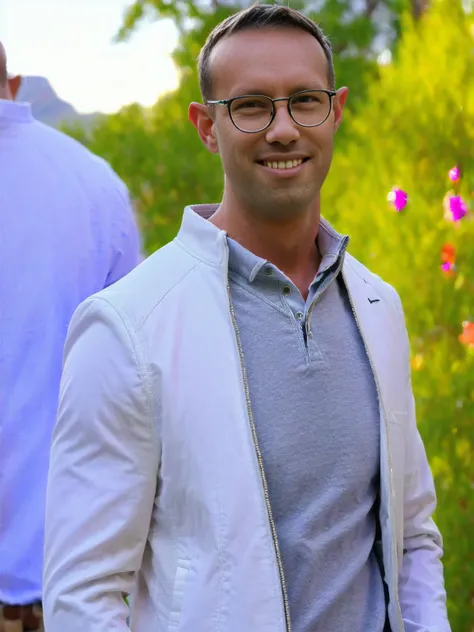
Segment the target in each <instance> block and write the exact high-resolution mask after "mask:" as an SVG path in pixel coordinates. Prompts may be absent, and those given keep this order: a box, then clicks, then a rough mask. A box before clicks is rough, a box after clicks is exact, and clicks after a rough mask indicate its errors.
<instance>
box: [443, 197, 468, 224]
mask: <svg viewBox="0 0 474 632" xmlns="http://www.w3.org/2000/svg"><path fill="white" fill-rule="evenodd" d="M446 210H447V211H448V212H447V219H450V220H451V221H452V222H459V221H460V220H461V219H462V218H463V217H464V216H465V215H466V214H467V206H466V203H465V202H464V200H463V199H462V197H461V196H460V195H450V196H449V197H448V204H447V209H446Z"/></svg>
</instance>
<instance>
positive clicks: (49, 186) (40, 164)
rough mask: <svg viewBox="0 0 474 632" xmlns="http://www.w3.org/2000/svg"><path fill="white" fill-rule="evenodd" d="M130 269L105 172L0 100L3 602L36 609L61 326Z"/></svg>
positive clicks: (124, 209) (20, 107)
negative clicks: (83, 304) (90, 297)
mask: <svg viewBox="0 0 474 632" xmlns="http://www.w3.org/2000/svg"><path fill="white" fill-rule="evenodd" d="M139 258H140V254H139V239H138V234H137V228H136V225H135V221H134V217H133V212H132V209H131V205H130V202H129V198H128V194H127V190H126V188H125V186H124V184H123V183H122V182H121V180H120V179H119V178H118V177H117V176H116V175H115V173H114V172H113V171H112V169H111V168H110V167H109V166H108V165H107V163H106V162H104V161H103V160H101V159H100V158H97V157H96V156H94V155H92V154H91V153H90V152H89V151H88V150H87V149H85V148H84V147H83V146H82V145H80V144H79V143H77V142H76V141H74V140H72V139H71V138H69V137H68V136H66V135H64V134H62V133H60V132H58V131H56V130H54V129H52V128H50V127H47V126H45V125H43V124H41V123H39V122H38V121H36V120H35V119H34V118H33V117H32V115H31V111H30V107H29V105H27V104H24V103H13V102H10V101H3V100H0V602H4V603H9V604H18V605H22V604H26V603H32V602H34V601H37V600H40V599H41V578H42V563H43V523H44V506H45V493H46V479H47V470H48V461H49V450H50V438H51V433H52V430H53V426H54V424H55V419H56V407H57V399H58V391H59V382H60V376H61V363H62V351H63V344H64V340H65V336H66V331H67V327H68V324H69V321H70V318H71V316H72V314H73V312H74V310H75V308H76V307H77V306H78V305H79V303H80V302H81V301H83V300H84V299H85V298H86V297H88V296H89V295H91V294H93V293H95V292H97V291H99V290H101V289H102V288H104V287H105V286H107V285H110V284H111V283H114V282H115V281H116V280H118V279H119V278H120V277H122V276H124V275H125V274H126V273H127V272H129V271H130V270H131V269H132V268H133V267H134V266H135V265H136V264H137V263H138V261H139ZM97 352H98V353H100V349H98V350H97Z"/></svg>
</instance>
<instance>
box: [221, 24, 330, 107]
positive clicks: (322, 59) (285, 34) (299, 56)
mask: <svg viewBox="0 0 474 632" xmlns="http://www.w3.org/2000/svg"><path fill="white" fill-rule="evenodd" d="M210 67H211V74H212V86H213V98H215V99H222V98H230V97H232V96H236V95H238V94H246V93H249V92H255V91H257V92H259V93H263V94H266V95H268V96H272V97H275V96H284V93H288V94H291V93H292V92H295V91H297V90H302V89H305V88H317V87H320V88H328V87H329V86H328V62H327V59H326V56H325V54H324V50H323V48H322V46H321V44H320V43H319V42H318V40H317V39H316V38H315V37H314V36H313V35H311V33H308V32H306V31H303V30H302V29H299V28H295V27H276V28H262V29H248V30H244V31H240V32H237V33H234V34H232V35H230V36H229V37H225V38H223V39H222V40H220V41H219V42H218V43H217V44H216V46H215V47H214V49H213V51H212V53H211V58H210Z"/></svg>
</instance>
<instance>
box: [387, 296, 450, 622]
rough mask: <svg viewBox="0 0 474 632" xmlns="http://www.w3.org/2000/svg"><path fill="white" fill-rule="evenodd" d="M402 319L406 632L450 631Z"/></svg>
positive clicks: (430, 486) (401, 583)
mask: <svg viewBox="0 0 474 632" xmlns="http://www.w3.org/2000/svg"><path fill="white" fill-rule="evenodd" d="M397 300H398V304H399V310H400V315H401V318H402V327H403V334H402V335H403V337H404V342H405V350H406V369H407V378H406V393H407V397H408V404H407V411H408V415H407V428H406V459H405V476H404V507H403V516H404V534H403V563H402V565H401V568H400V574H399V594H400V606H401V610H402V617H403V621H404V624H405V632H450V630H451V628H450V625H449V622H448V616H447V609H446V592H445V588H444V578H443V565H442V563H441V558H442V555H443V543H442V539H441V535H440V533H439V531H438V529H437V527H436V525H435V523H434V521H433V519H432V515H433V513H434V511H435V509H436V492H435V486H434V481H433V477H432V474H431V470H430V466H429V464H428V459H427V456H426V452H425V448H424V445H423V442H422V439H421V436H420V433H419V432H418V429H417V424H416V414H415V402H414V398H413V390H412V385H411V376H410V350H409V342H408V335H407V331H406V327H405V319H404V316H403V311H402V307H401V303H400V299H399V298H398V296H397Z"/></svg>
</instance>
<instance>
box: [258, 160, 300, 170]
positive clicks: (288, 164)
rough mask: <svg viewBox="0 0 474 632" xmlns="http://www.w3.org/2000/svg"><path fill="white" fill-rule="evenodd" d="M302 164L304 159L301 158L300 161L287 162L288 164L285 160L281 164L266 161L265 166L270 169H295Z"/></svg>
mask: <svg viewBox="0 0 474 632" xmlns="http://www.w3.org/2000/svg"><path fill="white" fill-rule="evenodd" d="M302 162H303V159H302V158H299V159H298V160H287V161H286V162H285V161H283V160H280V161H279V162H276V161H273V162H270V161H268V160H265V161H264V163H263V164H264V165H265V167H269V168H270V169H292V168H293V167H298V165H301V164H302Z"/></svg>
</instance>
